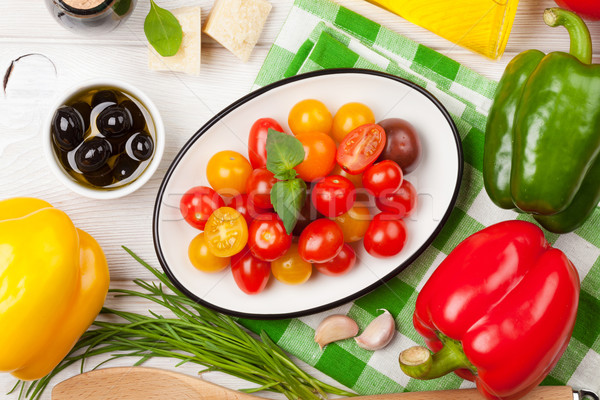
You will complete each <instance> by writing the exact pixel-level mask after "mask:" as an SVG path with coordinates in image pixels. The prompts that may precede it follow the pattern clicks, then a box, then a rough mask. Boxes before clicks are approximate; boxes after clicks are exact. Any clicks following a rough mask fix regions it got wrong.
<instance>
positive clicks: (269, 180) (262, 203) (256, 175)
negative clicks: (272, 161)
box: [246, 168, 277, 210]
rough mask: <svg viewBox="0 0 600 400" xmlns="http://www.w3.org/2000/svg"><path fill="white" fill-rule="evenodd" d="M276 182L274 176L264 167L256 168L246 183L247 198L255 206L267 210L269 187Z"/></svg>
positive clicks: (268, 205)
mask: <svg viewBox="0 0 600 400" xmlns="http://www.w3.org/2000/svg"><path fill="white" fill-rule="evenodd" d="M275 182H277V179H275V176H274V175H273V173H272V172H271V171H269V170H268V169H266V168H257V169H255V170H254V171H252V174H250V177H249V178H248V183H247V184H246V193H248V198H249V199H250V201H251V202H252V203H253V204H254V206H256V207H257V208H260V209H263V210H268V209H270V208H273V205H272V204H271V188H272V187H273V185H274V184H275Z"/></svg>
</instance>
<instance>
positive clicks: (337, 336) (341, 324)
mask: <svg viewBox="0 0 600 400" xmlns="http://www.w3.org/2000/svg"><path fill="white" fill-rule="evenodd" d="M357 333H358V325H357V323H356V322H355V321H354V320H353V319H352V318H350V317H348V316H346V315H342V314H335V315H330V316H329V317H327V318H325V319H324V320H323V321H321V323H320V324H319V326H318V327H317V330H316V331H315V342H316V343H317V344H318V345H319V347H320V348H321V350H323V347H325V346H326V345H328V344H329V343H331V342H335V341H337V340H343V339H348V338H351V337H354V336H356V334H357Z"/></svg>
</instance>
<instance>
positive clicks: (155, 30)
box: [144, 0, 183, 57]
mask: <svg viewBox="0 0 600 400" xmlns="http://www.w3.org/2000/svg"><path fill="white" fill-rule="evenodd" d="M144 33H145V34H146V38H148V42H149V43H150V44H151V45H152V47H154V49H155V50H156V51H157V52H158V54H160V55H161V56H163V57H170V56H174V55H175V54H177V51H178V50H179V46H181V41H182V40H183V31H182V30H181V25H180V24H179V21H177V18H175V16H174V15H173V14H172V13H171V12H170V11H168V10H165V9H164V8H160V7H159V6H157V5H156V3H154V0H150V11H149V12H148V15H147V16H146V20H145V21H144Z"/></svg>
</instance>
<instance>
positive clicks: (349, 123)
mask: <svg viewBox="0 0 600 400" xmlns="http://www.w3.org/2000/svg"><path fill="white" fill-rule="evenodd" d="M373 123H375V115H373V111H371V109H370V108H369V107H367V106H366V105H364V104H362V103H346V104H344V105H343V106H341V107H340V109H339V110H337V112H336V113H335V116H334V117H333V126H332V127H331V136H332V137H333V138H334V139H335V141H336V142H338V143H339V142H341V141H342V140H344V138H345V137H346V135H347V134H349V133H350V132H351V131H352V130H353V129H356V128H358V127H359V126H361V125H365V124H373Z"/></svg>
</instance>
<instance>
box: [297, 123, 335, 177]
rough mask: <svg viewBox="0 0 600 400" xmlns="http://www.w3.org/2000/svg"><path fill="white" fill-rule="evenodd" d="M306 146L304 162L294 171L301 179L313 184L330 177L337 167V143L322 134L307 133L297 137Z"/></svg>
mask: <svg viewBox="0 0 600 400" xmlns="http://www.w3.org/2000/svg"><path fill="white" fill-rule="evenodd" d="M296 138H297V139H298V140H299V141H300V142H301V143H302V145H303V146H304V161H302V162H301V163H300V164H298V165H297V166H296V167H295V168H294V169H295V170H296V172H298V175H299V176H300V179H302V180H304V181H306V182H312V181H315V180H317V179H319V178H322V177H324V176H326V175H328V174H329V173H330V172H331V170H332V169H333V167H334V166H335V154H336V148H335V142H334V141H333V139H332V138H331V136H329V135H326V134H324V133H322V132H316V131H313V132H306V133H301V134H298V135H297V136H296Z"/></svg>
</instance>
